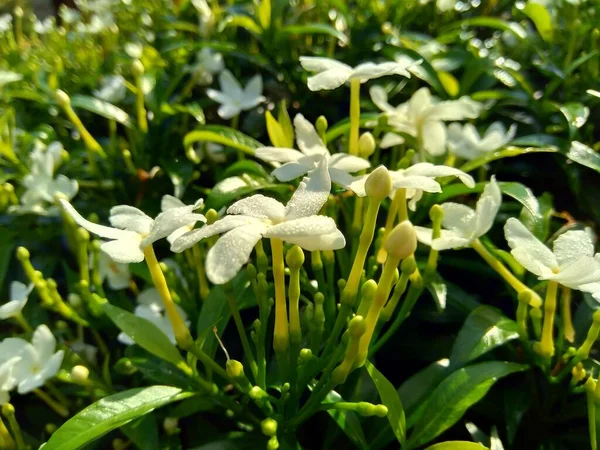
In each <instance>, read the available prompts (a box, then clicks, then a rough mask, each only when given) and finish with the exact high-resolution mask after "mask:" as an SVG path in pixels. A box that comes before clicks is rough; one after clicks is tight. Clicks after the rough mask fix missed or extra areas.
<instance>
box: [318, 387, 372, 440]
mask: <svg viewBox="0 0 600 450" xmlns="http://www.w3.org/2000/svg"><path fill="white" fill-rule="evenodd" d="M343 401H344V399H343V398H342V396H341V395H340V394H338V393H337V392H336V391H331V392H329V394H327V396H326V397H325V399H324V400H323V403H338V402H343ZM327 414H329V415H330V416H331V418H332V419H333V420H334V421H335V423H336V424H337V425H338V426H339V427H340V428H341V429H342V431H343V432H344V433H345V434H346V436H348V438H349V439H350V440H351V441H352V442H353V443H354V445H356V446H357V447H358V448H360V449H361V450H367V449H369V444H367V440H366V439H365V433H364V431H363V429H362V426H361V424H360V420H359V419H358V416H357V415H356V413H355V412H354V411H344V410H339V409H328V410H327Z"/></svg>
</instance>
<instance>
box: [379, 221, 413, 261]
mask: <svg viewBox="0 0 600 450" xmlns="http://www.w3.org/2000/svg"><path fill="white" fill-rule="evenodd" d="M384 247H385V250H386V251H387V252H388V255H391V256H393V257H395V258H397V259H398V260H403V259H406V258H408V257H409V256H410V255H412V254H413V253H414V252H415V250H416V249H417V233H416V232H415V228H414V227H413V225H412V223H410V221H408V220H404V221H402V222H400V223H399V224H398V225H396V226H395V227H394V228H393V229H392V231H390V234H389V236H388V238H387V240H386V241H385V244H384Z"/></svg>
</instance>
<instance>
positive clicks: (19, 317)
mask: <svg viewBox="0 0 600 450" xmlns="http://www.w3.org/2000/svg"><path fill="white" fill-rule="evenodd" d="M14 319H15V321H16V322H17V323H18V324H19V326H20V327H21V328H23V331H25V333H31V332H32V331H33V328H31V325H29V322H27V320H25V317H23V314H21V313H18V314H16V315H15V316H14Z"/></svg>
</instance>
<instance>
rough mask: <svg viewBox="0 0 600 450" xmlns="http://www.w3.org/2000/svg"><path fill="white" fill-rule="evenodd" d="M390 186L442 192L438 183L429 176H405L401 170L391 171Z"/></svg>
mask: <svg viewBox="0 0 600 450" xmlns="http://www.w3.org/2000/svg"><path fill="white" fill-rule="evenodd" d="M390 176H391V178H392V188H393V189H394V190H396V189H400V188H404V189H421V190H423V191H426V192H433V193H435V192H442V187H441V186H440V183H438V182H437V181H435V180H434V179H432V178H429V177H422V176H405V175H404V171H403V170H398V171H391V172H390Z"/></svg>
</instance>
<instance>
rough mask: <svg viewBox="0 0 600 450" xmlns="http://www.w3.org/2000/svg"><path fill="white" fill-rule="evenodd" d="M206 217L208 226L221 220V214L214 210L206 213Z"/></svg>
mask: <svg viewBox="0 0 600 450" xmlns="http://www.w3.org/2000/svg"><path fill="white" fill-rule="evenodd" d="M204 216H205V217H206V224H207V225H211V224H213V223H215V222H216V221H217V220H218V219H219V213H218V212H217V211H215V210H214V209H212V208H211V209H209V210H208V211H206V214H205V215H204Z"/></svg>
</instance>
